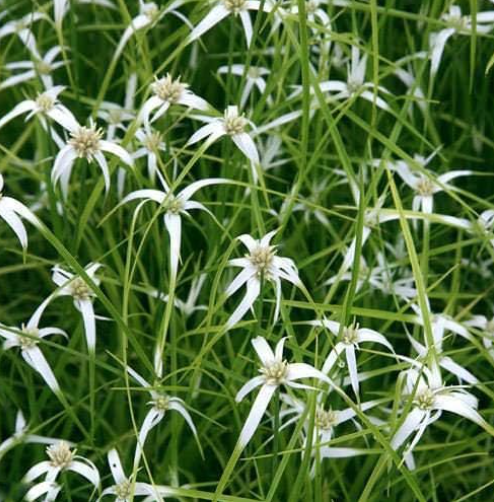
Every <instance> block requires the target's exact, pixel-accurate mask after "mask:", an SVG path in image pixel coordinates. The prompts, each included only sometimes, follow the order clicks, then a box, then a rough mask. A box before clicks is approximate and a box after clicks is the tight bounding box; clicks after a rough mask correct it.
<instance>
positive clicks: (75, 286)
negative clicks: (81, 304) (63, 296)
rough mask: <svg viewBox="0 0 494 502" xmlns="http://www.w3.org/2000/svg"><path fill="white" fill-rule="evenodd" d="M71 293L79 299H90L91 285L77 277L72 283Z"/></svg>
mask: <svg viewBox="0 0 494 502" xmlns="http://www.w3.org/2000/svg"><path fill="white" fill-rule="evenodd" d="M70 292H71V295H72V296H73V297H74V298H76V299H77V300H88V299H89V298H90V297H91V296H92V291H91V289H90V288H89V286H88V285H87V284H86V283H85V282H84V280H83V279H81V278H80V277H76V278H75V279H74V280H73V281H72V283H71V284H70Z"/></svg>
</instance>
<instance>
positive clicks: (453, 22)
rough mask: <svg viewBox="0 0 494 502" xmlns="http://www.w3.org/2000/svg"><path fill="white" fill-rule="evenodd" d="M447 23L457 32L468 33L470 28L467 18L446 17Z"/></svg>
mask: <svg viewBox="0 0 494 502" xmlns="http://www.w3.org/2000/svg"><path fill="white" fill-rule="evenodd" d="M444 20H445V21H446V23H447V24H448V25H449V26H451V28H454V29H455V30H456V31H466V30H467V28H468V18H467V16H450V15H446V16H445V17H444Z"/></svg>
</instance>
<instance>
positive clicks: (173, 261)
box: [120, 178, 230, 278]
mask: <svg viewBox="0 0 494 502" xmlns="http://www.w3.org/2000/svg"><path fill="white" fill-rule="evenodd" d="M222 183H230V181H229V180H226V179H223V178H209V179H205V180H200V181H196V182H194V183H191V184H190V185H189V186H188V187H186V188H184V189H183V190H181V191H180V192H179V193H178V194H177V195H173V193H171V191H170V189H169V187H168V186H166V184H165V185H164V191H161V190H153V189H145V190H137V191H135V192H132V193H130V194H129V195H127V196H126V197H124V199H123V200H122V202H121V203H120V204H126V203H127V202H131V201H134V200H139V199H143V200H144V202H148V201H149V202H156V203H157V204H159V206H160V208H162V209H163V210H164V211H165V217H164V220H165V227H166V229H167V231H168V234H169V236H170V275H171V277H172V278H176V276H177V271H178V263H179V261H180V243H181V240H182V216H184V215H185V216H188V215H189V213H188V211H190V210H191V209H200V210H202V211H205V212H206V213H208V214H209V215H211V216H212V213H211V212H210V211H209V209H207V208H206V207H205V206H204V205H203V204H201V203H200V202H196V201H193V200H190V198H191V197H192V196H193V195H194V194H195V193H196V192H197V190H200V189H201V188H204V187H206V186H208V185H218V184H222ZM141 207H142V203H141V204H140V205H139V206H138V208H137V209H136V211H139V210H140V208H141Z"/></svg>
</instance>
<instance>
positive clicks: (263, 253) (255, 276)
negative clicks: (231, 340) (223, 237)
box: [226, 231, 302, 329]
mask: <svg viewBox="0 0 494 502" xmlns="http://www.w3.org/2000/svg"><path fill="white" fill-rule="evenodd" d="M275 234H276V231H274V232H269V233H268V234H266V235H265V236H264V237H263V238H262V239H259V240H255V239H253V238H252V237H251V236H250V235H247V234H244V235H241V236H240V237H238V239H239V240H240V241H241V242H242V243H243V244H244V245H245V246H246V247H247V249H248V251H249V253H248V254H247V255H246V256H245V257H244V258H236V259H234V260H230V265H233V266H235V267H241V268H242V269H243V270H242V271H241V272H240V273H239V274H238V275H237V276H236V277H235V279H233V281H232V282H231V283H230V285H229V286H228V287H227V289H226V295H227V297H229V296H231V295H233V294H234V293H235V292H236V291H237V290H238V289H239V288H241V287H242V286H243V285H244V284H246V287H247V292H246V294H245V297H244V299H243V300H242V301H241V302H240V304H239V306H238V307H237V309H236V310H235V311H234V312H233V314H232V315H231V316H230V318H229V319H228V321H227V323H226V326H227V328H228V329H230V328H232V327H233V326H234V325H235V324H237V323H238V321H240V319H242V318H243V316H244V315H245V314H246V313H247V311H248V310H249V309H250V308H251V307H252V305H253V304H254V302H255V300H256V298H257V297H258V296H259V294H260V291H261V281H262V279H265V280H267V281H269V282H272V283H274V285H275V290H276V310H275V315H274V320H275V321H276V319H277V318H278V314H279V309H280V302H281V279H284V280H287V281H288V282H290V283H292V284H293V285H295V286H297V287H301V286H302V282H301V281H300V278H299V275H298V270H297V267H296V266H295V263H294V262H293V261H292V260H291V259H290V258H284V257H281V256H277V255H276V248H275V246H273V245H271V244H270V241H271V239H272V238H273V237H274V235H275Z"/></svg>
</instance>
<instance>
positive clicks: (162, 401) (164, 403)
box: [154, 394, 170, 411]
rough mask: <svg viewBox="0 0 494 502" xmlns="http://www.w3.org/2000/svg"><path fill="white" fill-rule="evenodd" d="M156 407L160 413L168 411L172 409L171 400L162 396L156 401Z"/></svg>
mask: <svg viewBox="0 0 494 502" xmlns="http://www.w3.org/2000/svg"><path fill="white" fill-rule="evenodd" d="M154 407H155V408H156V409H158V410H159V411H166V410H168V408H169V407H170V398H169V397H168V396H165V395H164V394H162V395H161V396H159V397H158V398H156V400H155V401H154Z"/></svg>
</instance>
